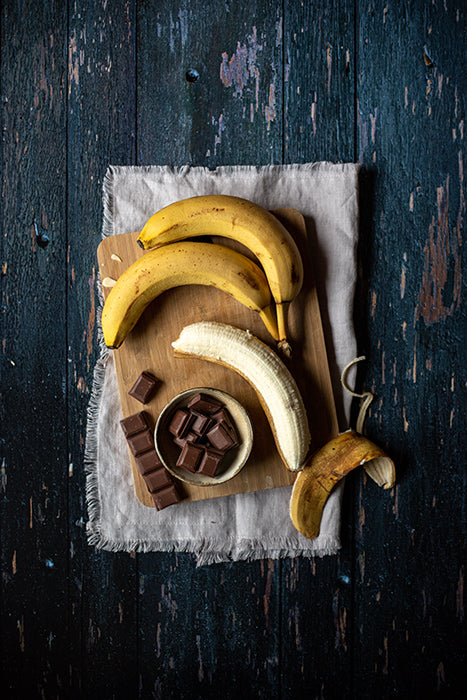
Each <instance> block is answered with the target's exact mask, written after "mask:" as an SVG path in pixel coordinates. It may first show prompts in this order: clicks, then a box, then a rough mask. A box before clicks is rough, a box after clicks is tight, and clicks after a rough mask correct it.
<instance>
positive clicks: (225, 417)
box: [213, 408, 238, 442]
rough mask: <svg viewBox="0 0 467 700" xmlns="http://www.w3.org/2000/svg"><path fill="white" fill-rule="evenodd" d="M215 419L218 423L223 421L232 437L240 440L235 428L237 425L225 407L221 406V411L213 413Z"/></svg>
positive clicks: (235, 440) (234, 439)
mask: <svg viewBox="0 0 467 700" xmlns="http://www.w3.org/2000/svg"><path fill="white" fill-rule="evenodd" d="M213 420H215V421H216V423H221V424H222V425H223V426H224V428H225V429H226V430H227V431H228V432H229V434H230V437H231V438H232V440H233V441H234V442H237V441H238V435H237V431H236V429H235V425H234V423H233V421H232V418H231V416H230V413H229V412H228V411H227V410H226V409H225V408H221V410H220V411H218V412H217V413H215V414H214V415H213Z"/></svg>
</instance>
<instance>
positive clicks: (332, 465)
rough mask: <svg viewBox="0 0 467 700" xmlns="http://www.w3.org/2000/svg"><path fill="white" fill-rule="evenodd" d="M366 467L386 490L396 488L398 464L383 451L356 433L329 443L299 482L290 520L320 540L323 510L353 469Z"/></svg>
mask: <svg viewBox="0 0 467 700" xmlns="http://www.w3.org/2000/svg"><path fill="white" fill-rule="evenodd" d="M361 465H363V467H364V468H365V469H366V471H367V472H368V474H369V475H370V476H371V477H372V478H373V479H374V480H375V481H376V483H377V484H378V485H379V486H382V487H383V488H384V489H390V488H392V487H393V486H394V483H395V480H396V471H395V466H394V462H393V461H392V459H391V458H390V457H388V455H387V454H386V453H385V452H384V450H382V449H381V448H380V447H378V446H377V445H375V444H374V443H373V442H371V440H368V438H366V437H364V436H363V435H359V434H358V433H356V432H354V431H353V430H347V431H346V432H345V433H341V434H340V435H338V436H337V437H335V438H333V439H332V440H330V441H329V442H327V443H326V444H325V445H324V446H323V447H321V449H319V450H318V451H317V452H314V453H313V454H312V455H311V456H310V457H309V459H308V460H307V462H306V464H305V466H304V467H303V469H302V470H301V472H300V473H299V474H298V475H297V478H296V480H295V483H294V486H293V490H292V497H291V499H290V517H291V518H292V522H293V524H294V525H295V527H296V528H297V530H298V531H299V532H301V533H302V535H304V536H305V537H307V538H308V539H314V538H315V537H318V535H319V530H320V525H321V516H322V513H323V508H324V505H325V503H326V501H327V500H328V497H329V494H330V493H331V491H332V489H333V488H334V486H335V485H336V484H337V483H338V482H339V481H340V480H341V479H343V478H344V476H346V474H348V473H349V472H351V471H352V469H355V468H356V467H359V466H361Z"/></svg>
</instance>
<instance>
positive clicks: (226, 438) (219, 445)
mask: <svg viewBox="0 0 467 700" xmlns="http://www.w3.org/2000/svg"><path fill="white" fill-rule="evenodd" d="M206 437H207V438H208V440H209V442H210V443H211V445H212V446H213V447H215V448H216V450H221V451H222V452H227V450H230V448H231V447H234V446H235V441H234V440H233V439H232V437H231V435H230V433H229V431H228V430H227V429H226V428H224V426H223V425H222V423H216V425H215V426H214V428H211V430H210V431H209V432H208V433H206Z"/></svg>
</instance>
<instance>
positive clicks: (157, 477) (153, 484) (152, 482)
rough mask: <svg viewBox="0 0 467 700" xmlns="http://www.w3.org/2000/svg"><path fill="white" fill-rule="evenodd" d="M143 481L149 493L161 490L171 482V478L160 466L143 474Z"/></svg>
mask: <svg viewBox="0 0 467 700" xmlns="http://www.w3.org/2000/svg"><path fill="white" fill-rule="evenodd" d="M144 481H145V483H146V487H147V489H148V491H149V493H155V492H156V491H161V490H162V489H165V488H167V486H171V485H172V484H173V480H172V477H171V475H170V474H169V472H168V471H167V469H165V468H164V467H160V468H159V469H156V470H155V471H152V472H150V473H149V474H146V475H145V476H144Z"/></svg>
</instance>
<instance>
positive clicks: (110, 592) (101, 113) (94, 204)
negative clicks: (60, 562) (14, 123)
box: [67, 0, 138, 697]
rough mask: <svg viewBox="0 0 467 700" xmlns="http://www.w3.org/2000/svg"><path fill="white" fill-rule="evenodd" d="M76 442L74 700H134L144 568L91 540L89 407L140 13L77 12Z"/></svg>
mask: <svg viewBox="0 0 467 700" xmlns="http://www.w3.org/2000/svg"><path fill="white" fill-rule="evenodd" d="M68 21H69V28H68V48H67V63H68V65H67V76H68V91H67V92H68V95H67V97H68V105H67V107H68V196H67V201H68V218H67V226H68V239H69V241H68V252H67V275H68V299H67V304H68V363H67V375H68V376H67V386H68V426H69V428H68V437H69V456H68V463H69V466H68V470H69V479H68V483H69V523H70V535H69V549H70V555H69V556H70V564H69V567H70V568H69V585H70V601H69V605H70V656H69V664H70V692H72V693H73V694H74V695H75V696H76V697H79V696H80V695H82V696H83V697H92V696H94V695H95V696H97V695H99V696H100V697H124V696H126V697H131V696H132V694H133V693H134V692H135V689H136V687H137V672H136V668H137V604H138V576H137V559H136V557H134V556H132V555H131V554H127V553H121V552H120V553H119V552H117V553H114V554H111V553H109V552H104V551H96V550H94V548H91V547H89V545H88V544H87V540H86V531H85V522H86V520H87V518H88V514H87V511H86V503H85V471H84V468H83V458H84V445H85V430H86V408H87V405H88V401H89V397H90V392H91V387H92V382H93V369H94V364H95V362H96V360H97V357H98V354H99V350H98V344H97V327H98V323H99V319H98V307H99V299H98V298H97V264H96V250H97V245H98V243H99V241H100V239H101V226H102V182H103V178H104V175H105V171H106V169H107V167H108V165H109V163H119V164H132V163H134V162H135V112H136V103H135V75H136V67H135V25H136V18H135V7H134V3H133V2H130V1H128V0H116V1H115V2H111V3H109V2H107V1H106V0H102V1H100V0H98V1H97V2H95V1H94V0H86V2H82V1H80V2H73V3H72V2H70V3H69V20H68Z"/></svg>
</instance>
